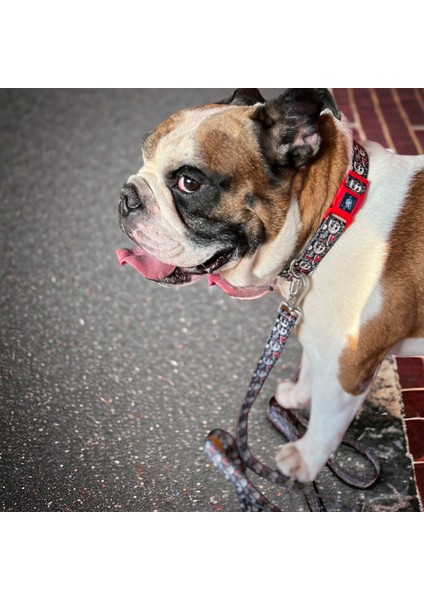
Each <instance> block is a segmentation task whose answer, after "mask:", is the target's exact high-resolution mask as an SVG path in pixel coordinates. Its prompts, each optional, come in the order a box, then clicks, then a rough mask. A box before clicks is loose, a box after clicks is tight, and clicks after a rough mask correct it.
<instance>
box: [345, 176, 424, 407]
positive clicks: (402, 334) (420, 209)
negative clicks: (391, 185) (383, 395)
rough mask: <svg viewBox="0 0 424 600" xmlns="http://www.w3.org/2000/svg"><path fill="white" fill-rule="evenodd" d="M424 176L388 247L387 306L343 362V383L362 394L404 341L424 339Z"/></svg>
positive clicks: (412, 190) (415, 184)
mask: <svg viewBox="0 0 424 600" xmlns="http://www.w3.org/2000/svg"><path fill="white" fill-rule="evenodd" d="M423 226H424V171H421V172H419V173H418V174H417V175H416V176H415V178H414V179H413V182H412V185H411V187H410V192H409V195H408V198H407V200H406V202H405V204H404V207H403V209H402V212H401V214H400V216H399V218H398V220H397V222H396V225H395V227H394V229H393V231H392V234H391V236H390V241H389V248H390V250H389V254H388V257H387V261H386V264H385V268H384V273H383V277H382V290H383V298H384V300H383V306H382V308H381V311H380V314H379V315H377V316H375V317H374V318H373V319H371V320H370V321H369V322H368V323H366V324H365V325H364V326H363V327H362V328H361V330H360V332H359V336H358V337H357V338H353V337H349V340H348V344H347V346H346V348H345V350H344V352H343V354H342V356H341V358H340V371H339V380H340V383H341V385H342V387H343V389H344V390H345V391H347V392H348V393H350V394H354V395H355V394H359V393H360V392H361V390H363V389H364V387H365V386H366V383H367V382H368V381H369V380H370V379H372V377H373V375H374V373H375V371H376V370H377V368H378V367H379V366H380V364H381V362H382V361H383V359H384V357H385V355H386V354H387V353H388V352H389V350H390V348H392V347H393V346H394V345H395V344H396V343H398V342H400V341H402V340H403V339H404V338H420V337H424V301H423V299H424V277H423V268H422V265H423V264H424V236H423V234H422V228H423Z"/></svg>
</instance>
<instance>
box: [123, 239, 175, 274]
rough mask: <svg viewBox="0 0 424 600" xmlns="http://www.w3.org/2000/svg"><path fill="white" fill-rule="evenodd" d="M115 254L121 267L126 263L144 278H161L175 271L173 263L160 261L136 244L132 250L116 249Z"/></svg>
mask: <svg viewBox="0 0 424 600" xmlns="http://www.w3.org/2000/svg"><path fill="white" fill-rule="evenodd" d="M116 256H117V257H118V260H119V264H120V265H121V267H122V265H124V264H125V263H128V264H129V265H131V266H132V267H134V269H136V271H138V272H139V273H140V275H142V276H143V277H145V278H146V279H162V278H163V277H167V276H168V275H170V274H171V273H173V272H174V271H175V265H167V264H165V263H163V262H160V260H158V259H157V258H154V257H153V256H150V255H149V254H147V252H144V250H142V249H141V248H139V247H138V246H136V247H134V248H132V250H128V248H120V249H119V250H117V251H116Z"/></svg>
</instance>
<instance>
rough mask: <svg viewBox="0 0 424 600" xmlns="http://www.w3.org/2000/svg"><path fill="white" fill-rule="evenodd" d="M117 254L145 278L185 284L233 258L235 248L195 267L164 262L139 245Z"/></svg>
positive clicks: (172, 283)
mask: <svg viewBox="0 0 424 600" xmlns="http://www.w3.org/2000/svg"><path fill="white" fill-rule="evenodd" d="M116 254H117V257H118V260H119V263H120V264H121V265H123V264H125V263H127V264H129V265H131V266H132V267H134V268H135V270H136V271H137V272H138V273H139V274H140V275H141V276H142V277H144V278H145V279H150V280H151V281H154V282H156V283H161V284H164V285H184V284H187V283H192V282H194V281H196V280H197V279H199V278H200V277H203V276H205V275H210V274H212V273H213V272H214V271H217V270H218V269H220V268H221V267H223V266H224V265H225V264H226V263H228V262H229V261H230V260H231V258H232V256H233V250H232V249H230V250H229V249H226V250H219V251H218V252H215V254H213V256H211V257H210V258H209V259H208V260H207V261H206V262H203V263H201V264H199V265H196V266H194V267H177V266H175V265H170V264H167V263H164V262H162V261H160V260H159V259H158V258H156V257H154V256H151V255H150V254H148V253H147V252H146V251H145V250H143V249H142V248H140V247H139V246H135V247H134V248H132V249H128V248H120V249H119V250H117V251H116Z"/></svg>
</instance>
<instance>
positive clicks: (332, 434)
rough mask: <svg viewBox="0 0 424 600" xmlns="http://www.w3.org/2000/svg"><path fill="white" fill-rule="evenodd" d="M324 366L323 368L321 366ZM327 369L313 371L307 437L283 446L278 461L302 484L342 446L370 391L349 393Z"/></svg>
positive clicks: (289, 474)
mask: <svg viewBox="0 0 424 600" xmlns="http://www.w3.org/2000/svg"><path fill="white" fill-rule="evenodd" d="M321 366H323V365H321ZM326 366H327V368H326V369H324V368H323V369H322V370H320V369H313V373H315V375H316V374H317V373H318V376H316V377H315V378H314V379H313V381H312V388H311V392H312V397H311V413H310V418H309V425H308V429H307V431H306V433H305V435H304V436H303V437H302V438H301V439H300V440H298V441H296V442H291V443H288V444H285V445H284V446H282V448H281V449H280V450H279V452H278V454H277V457H276V461H277V466H278V468H279V469H280V471H281V472H282V473H283V474H284V475H287V476H289V477H291V478H293V479H296V480H297V481H301V482H308V481H313V480H314V479H315V477H316V476H317V474H318V473H319V471H320V470H321V469H322V467H323V466H324V465H325V463H326V462H327V460H328V458H329V456H330V455H331V454H332V452H334V451H335V450H336V449H337V447H338V446H339V444H340V442H341V440H342V438H343V435H344V434H345V432H346V430H347V428H348V427H349V425H350V423H351V421H352V419H353V418H354V416H355V414H356V412H357V411H358V409H359V408H360V406H361V404H362V402H363V401H364V399H365V397H366V395H367V392H368V389H367V390H366V391H364V392H363V393H362V394H360V395H358V396H352V395H351V394H348V393H347V392H345V391H344V390H343V388H342V386H341V385H340V383H339V382H338V380H337V377H336V376H335V375H334V374H335V373H337V365H333V369H331V368H330V366H329V365H328V364H327V365H326ZM330 377H331V378H330Z"/></svg>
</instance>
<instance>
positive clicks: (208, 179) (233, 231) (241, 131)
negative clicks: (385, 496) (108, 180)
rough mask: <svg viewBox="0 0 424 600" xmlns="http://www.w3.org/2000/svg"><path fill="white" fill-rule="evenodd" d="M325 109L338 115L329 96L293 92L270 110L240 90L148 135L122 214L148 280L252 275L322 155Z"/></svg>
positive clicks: (177, 281) (175, 118)
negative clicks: (247, 268)
mask: <svg viewBox="0 0 424 600" xmlns="http://www.w3.org/2000/svg"><path fill="white" fill-rule="evenodd" d="M326 107H328V108H330V109H331V110H332V111H333V113H334V114H336V111H337V108H336V107H335V105H334V101H333V100H332V97H331V96H330V94H329V93H328V92H327V91H326V90H290V91H288V92H286V94H284V95H283V96H280V97H279V98H278V99H277V100H274V101H271V102H268V103H266V102H265V101H264V99H263V98H262V96H261V95H260V94H259V92H257V90H237V91H236V92H235V93H234V94H233V96H232V97H231V98H229V99H227V100H224V101H222V102H220V103H216V104H210V105H205V106H201V107H198V108H192V109H187V110H183V111H181V112H178V113H176V114H174V115H172V116H171V117H169V118H168V119H166V120H165V121H164V122H162V123H161V124H160V125H159V126H158V127H157V128H156V129H155V130H154V131H153V132H151V133H150V134H148V135H147V136H145V138H144V141H143V144H142V153H143V166H142V167H141V169H140V171H139V172H138V173H137V174H136V175H133V176H131V177H130V178H129V180H128V182H127V183H126V184H125V185H124V187H123V188H122V191H121V201H120V207H119V213H120V225H121V228H122V229H123V231H124V232H125V233H126V234H127V235H128V236H129V237H130V238H131V239H132V240H133V241H134V242H135V243H136V244H137V247H138V248H137V250H136V251H135V252H134V258H135V259H137V260H139V261H140V263H141V266H140V268H139V269H138V270H139V271H140V273H141V274H143V275H144V276H145V277H147V278H149V279H153V280H155V281H157V282H159V283H164V284H185V283H190V282H192V281H195V280H196V279H198V278H199V276H202V275H204V274H206V273H212V272H214V271H218V270H220V271H221V272H225V270H226V269H229V268H232V269H234V267H237V268H238V266H239V265H240V268H243V267H242V264H243V261H245V260H246V259H248V258H249V257H252V256H253V255H254V254H255V252H256V251H257V250H258V248H259V247H260V246H261V245H263V244H264V243H266V242H268V241H271V240H272V239H273V238H275V236H277V234H278V232H279V231H280V230H281V228H282V226H283V224H284V221H285V218H286V215H287V212H288V208H289V196H288V190H289V188H290V183H291V179H292V177H293V175H294V173H295V172H296V171H297V170H298V169H299V168H300V167H301V166H302V165H303V164H305V162H306V161H307V160H309V158H311V157H312V156H314V154H316V152H317V151H318V148H319V134H318V131H317V121H318V118H319V115H320V113H321V111H322V110H323V109H324V108H326Z"/></svg>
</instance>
